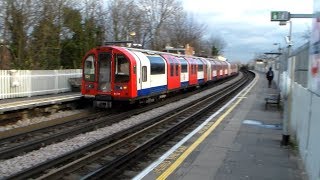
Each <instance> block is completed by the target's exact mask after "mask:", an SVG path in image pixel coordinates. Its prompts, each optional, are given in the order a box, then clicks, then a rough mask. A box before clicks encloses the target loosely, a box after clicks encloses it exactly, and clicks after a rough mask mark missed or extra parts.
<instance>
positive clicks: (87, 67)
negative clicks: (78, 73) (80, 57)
mask: <svg viewBox="0 0 320 180" xmlns="http://www.w3.org/2000/svg"><path fill="white" fill-rule="evenodd" d="M83 71H84V79H85V80H86V81H94V80H95V79H94V78H95V76H94V57H93V55H90V56H88V57H87V58H86V60H85V62H84V67H83Z"/></svg>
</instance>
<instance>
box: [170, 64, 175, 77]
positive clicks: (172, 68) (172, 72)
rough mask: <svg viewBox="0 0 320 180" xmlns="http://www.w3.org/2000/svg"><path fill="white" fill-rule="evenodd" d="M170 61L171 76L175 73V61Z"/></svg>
mask: <svg viewBox="0 0 320 180" xmlns="http://www.w3.org/2000/svg"><path fill="white" fill-rule="evenodd" d="M169 62H170V76H173V75H174V63H173V62H172V61H169Z"/></svg>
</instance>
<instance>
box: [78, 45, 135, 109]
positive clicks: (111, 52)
mask: <svg viewBox="0 0 320 180" xmlns="http://www.w3.org/2000/svg"><path fill="white" fill-rule="evenodd" d="M82 64H83V77H82V86H81V87H82V88H81V93H82V95H83V96H84V97H87V98H92V99H93V104H94V106H96V107H99V108H111V106H112V102H114V101H130V99H133V98H135V97H136V96H137V89H136V87H137V82H136V79H137V78H136V61H135V59H134V58H133V56H132V55H131V54H130V53H129V52H128V51H127V50H126V49H125V48H121V47H116V46H104V47H99V48H94V49H92V50H90V51H89V52H88V53H87V54H86V56H85V57H84V58H83V63H82Z"/></svg>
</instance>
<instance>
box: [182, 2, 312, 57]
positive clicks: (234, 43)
mask: <svg viewBox="0 0 320 180" xmlns="http://www.w3.org/2000/svg"><path fill="white" fill-rule="evenodd" d="M182 3H183V6H184V8H185V10H186V11H188V12H189V13H191V14H192V15H193V16H194V17H195V18H196V19H198V21H199V22H200V23H203V24H205V25H206V26H207V29H206V32H207V33H206V35H207V36H208V37H210V36H212V35H213V36H216V37H219V38H222V39H223V40H224V41H225V42H226V47H225V48H224V52H223V56H225V57H226V58H228V60H229V61H240V62H243V63H245V62H249V61H251V60H253V59H254V57H255V56H256V55H257V54H263V53H264V52H276V51H277V49H278V48H279V45H274V44H275V43H280V46H281V47H286V46H287V44H286V41H285V36H288V35H289V24H287V25H286V26H280V25H279V22H271V21H270V19H271V18H270V16H271V15H270V13H271V11H289V12H290V13H291V14H312V13H313V0H241V1H238V0H182ZM291 20H292V42H293V49H295V48H297V47H299V46H301V45H303V44H304V43H306V42H307V41H306V40H305V39H304V38H302V36H303V35H304V34H305V32H306V31H307V30H308V29H309V30H310V29H311V22H312V20H311V19H307V18H303V19H302V18H294V19H293V18H292V19H291Z"/></svg>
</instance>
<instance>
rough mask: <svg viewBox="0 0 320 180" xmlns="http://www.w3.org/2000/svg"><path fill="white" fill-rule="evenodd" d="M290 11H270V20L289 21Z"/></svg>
mask: <svg viewBox="0 0 320 180" xmlns="http://www.w3.org/2000/svg"><path fill="white" fill-rule="evenodd" d="M289 20H290V12H288V11H271V21H289Z"/></svg>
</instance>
